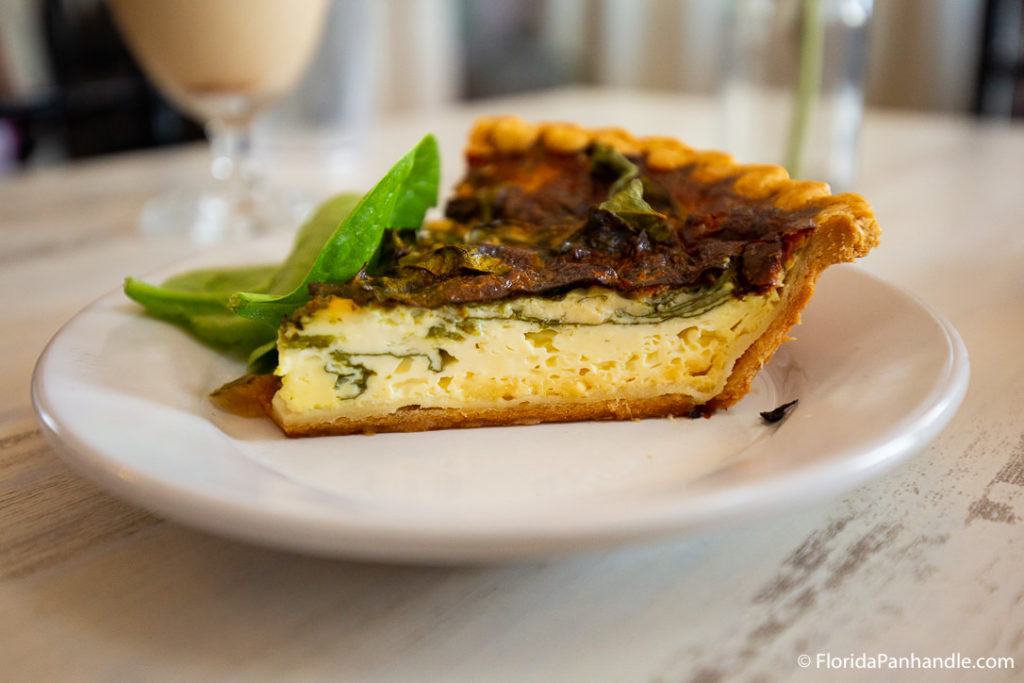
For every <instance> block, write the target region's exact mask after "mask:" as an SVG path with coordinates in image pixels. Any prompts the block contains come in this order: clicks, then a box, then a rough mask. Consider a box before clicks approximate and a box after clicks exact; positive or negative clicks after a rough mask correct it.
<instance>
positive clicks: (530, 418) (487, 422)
mask: <svg viewBox="0 0 1024 683" xmlns="http://www.w3.org/2000/svg"><path fill="white" fill-rule="evenodd" d="M538 142H539V143H540V144H542V145H543V146H544V147H545V148H546V149H548V150H549V151H550V152H552V153H556V154H559V153H575V152H578V151H579V150H581V149H583V148H585V147H587V146H588V145H590V144H592V143H602V144H606V145H610V146H612V147H615V148H616V149H618V150H619V151H620V152H622V153H623V154H627V155H637V154H642V155H644V156H646V159H647V163H648V165H649V166H650V167H651V168H653V169H657V170H671V169H674V168H679V167H683V166H693V171H692V174H691V178H693V179H695V180H697V181H699V182H703V183H715V182H721V181H724V180H727V179H730V178H734V179H735V180H734V182H733V190H734V192H736V194H739V195H741V196H743V197H748V198H750V199H764V198H768V197H771V198H772V204H773V206H775V207H776V208H779V209H785V210H791V211H793V210H800V209H808V208H814V209H817V214H816V215H815V216H814V224H815V230H814V231H813V232H812V234H811V236H810V237H809V238H808V241H807V243H806V244H805V245H804V246H803V248H802V249H801V250H800V252H799V253H798V254H797V256H796V260H795V262H794V264H793V266H792V267H791V268H790V270H789V273H788V275H787V278H786V284H785V287H784V289H783V299H782V303H781V305H780V306H779V308H778V312H777V314H776V315H775V317H774V319H773V320H772V321H771V323H770V324H769V325H768V327H767V329H766V330H765V332H764V333H763V334H762V335H761V336H760V337H758V338H757V339H756V340H755V341H754V343H753V344H752V345H751V346H750V347H749V348H748V349H747V350H746V351H745V352H744V353H743V355H742V356H741V357H740V358H739V360H737V362H736V364H735V365H734V366H733V370H732V373H731V374H730V376H729V379H728V380H727V382H726V385H725V388H724V389H723V391H722V392H721V393H720V394H718V395H717V396H715V397H714V398H713V399H711V400H710V401H709V402H707V403H706V404H704V405H703V406H696V405H694V402H693V399H692V398H691V397H689V396H687V395H683V394H666V395H662V396H657V397H653V398H645V399H640V400H623V399H616V400H598V401H593V400H582V401H581V400H571V399H566V400H565V401H560V402H551V401H547V402H544V403H525V404H524V403H520V404H516V405H513V406H509V407H507V408H506V407H503V408H500V409H485V410H457V409H449V408H430V409H423V408H417V407H409V408H405V409H401V410H399V411H397V412H393V413H390V414H383V415H379V416H375V417H372V418H359V419H351V418H345V417H336V418H333V419H324V418H311V417H309V416H306V415H302V414H287V415H286V414H282V413H280V412H279V411H277V410H276V409H274V408H273V407H272V406H271V405H270V401H269V400H267V402H266V408H267V410H268V412H269V413H270V414H271V416H272V417H273V418H274V420H275V421H276V422H277V423H278V425H280V427H281V428H282V429H283V430H284V432H285V433H286V434H287V435H289V436H312V435H324V434H338V435H340V434H357V433H364V434H373V433H378V432H412V431H425V430H432V429H452V428H464V427H488V426H502V425H524V424H538V423H542V422H572V421H578V420H631V419H642V418H650V417H666V416H669V415H690V414H705V415H707V414H710V413H712V412H714V411H715V410H717V409H723V408H728V407H729V406H731V405H734V404H735V403H736V402H737V401H739V400H740V399H741V398H743V397H744V396H745V395H746V394H747V393H748V392H749V390H750V385H751V382H752V381H753V379H754V376H755V375H756V374H757V372H758V371H759V370H760V369H761V368H762V367H763V366H764V364H765V363H767V362H768V361H769V360H770V359H771V357H772V355H774V353H775V351H776V350H777V349H778V348H779V346H780V345H781V344H782V343H783V342H784V341H786V340H787V339H788V338H789V337H788V333H789V330H790V329H791V328H792V327H793V325H795V324H797V323H798V322H799V321H800V312H801V311H802V310H803V309H804V308H805V307H806V306H807V303H808V302H809V301H810V298H811V296H812V295H813V294H814V289H815V286H816V284H817V281H818V278H819V277H820V276H821V273H822V272H823V271H824V270H825V269H826V268H827V267H828V266H830V265H833V264H835V263H842V262H847V261H853V260H854V259H855V258H858V257H861V256H864V255H866V254H867V253H868V252H869V251H870V250H871V249H872V248H873V247H875V246H877V244H878V241H879V237H880V235H881V231H880V229H879V227H878V223H877V221H876V220H875V217H874V214H873V212H872V210H871V207H870V205H869V204H868V203H867V202H866V201H865V200H864V198H863V197H861V196H859V195H856V194H840V195H832V194H831V193H830V190H829V187H828V185H827V184H826V183H822V182H812V181H802V180H792V179H790V177H789V174H788V173H787V172H786V170H785V169H784V168H782V167H781V166H772V165H744V164H737V163H736V162H735V161H734V160H733V158H732V157H731V156H729V155H728V154H725V153H724V152H718V151H704V152H701V151H696V150H693V149H692V148H690V147H688V146H686V145H685V144H683V143H681V142H679V141H678V140H674V139H672V138H665V137H635V136H633V135H631V134H630V133H628V132H626V131H625V130H622V129H620V128H602V129H586V128H582V127H580V126H577V125H575V124H569V123H541V124H533V123H527V122H525V121H523V120H522V119H519V118H518V117H511V116H507V117H495V118H484V119H480V120H479V121H478V122H477V123H476V125H475V127H474V128H473V130H472V132H471V133H470V136H469V144H468V146H467V148H466V154H467V156H469V157H470V158H487V157H491V156H502V155H515V154H518V153H521V152H524V151H526V150H527V149H529V148H530V147H532V146H533V145H534V144H537V143H538ZM268 399H269V397H268Z"/></svg>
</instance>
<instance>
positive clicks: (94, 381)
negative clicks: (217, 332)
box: [32, 244, 968, 562]
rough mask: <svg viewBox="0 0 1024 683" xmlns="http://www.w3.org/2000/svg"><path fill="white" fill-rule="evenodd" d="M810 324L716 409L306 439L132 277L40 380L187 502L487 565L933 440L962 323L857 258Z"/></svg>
mask: <svg viewBox="0 0 1024 683" xmlns="http://www.w3.org/2000/svg"><path fill="white" fill-rule="evenodd" d="M282 248H283V247H281V246H280V245H273V246H268V245H266V244H263V245H253V246H251V247H247V248H246V249H241V250H238V249H236V250H235V253H234V254H233V255H232V256H231V258H232V259H237V262H239V263H245V262H261V261H266V260H273V259H274V258H276V257H277V255H279V254H280V253H282V252H281V249H282ZM224 259H225V256H224V253H223V252H221V253H219V254H212V255H207V256H206V258H203V259H199V260H196V261H195V262H193V263H189V264H185V266H183V267H180V268H176V269H174V271H173V272H178V271H180V270H182V269H183V268H184V267H191V266H199V265H208V264H211V263H223V262H224ZM162 275H165V274H156V275H154V276H152V278H151V280H158V279H160V277H161V276H162ZM793 334H794V336H795V337H796V338H797V339H796V341H793V342H790V343H788V344H786V345H784V346H783V348H782V349H781V350H780V351H779V353H778V354H777V355H776V357H775V359H774V360H773V361H772V362H771V363H770V364H769V365H768V366H767V367H766V368H765V369H764V370H762V372H761V374H760V375H759V376H758V378H757V380H756V382H755V385H754V389H753V392H752V393H751V394H750V395H749V396H748V397H747V398H746V399H744V400H743V401H742V402H741V403H740V404H739V405H737V406H735V407H734V408H732V409H730V410H729V411H727V412H723V413H719V414H718V415H716V416H715V417H713V418H712V419H710V420H703V419H700V420H690V419H675V420H670V419H669V420H644V421H641V422H624V423H573V424H550V425H539V426H534V427H507V428H492V429H469V430H452V431H441V432H427V433H419V434H382V435H378V436H374V437H365V436H346V437H325V438H315V439H299V440H289V439H285V438H284V437H283V436H282V435H281V433H280V432H279V431H278V430H277V427H276V426H274V425H273V424H272V423H271V422H270V421H269V420H261V419H244V418H237V417H234V416H231V415H226V414H223V413H220V412H219V411H217V410H216V409H215V408H214V407H213V406H212V405H211V404H210V403H209V402H208V401H207V400H206V395H207V393H208V392H209V391H210V390H211V389H213V388H215V387H217V386H219V385H220V384H221V383H223V382H225V381H228V380H230V379H233V378H234V377H236V376H238V375H239V374H241V372H242V370H243V368H242V367H241V365H239V364H238V363H236V362H234V361H232V360H229V359H226V358H224V357H222V356H220V355H219V354H217V353H215V352H212V351H210V350H208V349H207V348H205V347H203V346H202V345H200V344H199V343H197V342H196V341H194V340H193V339H192V338H191V337H189V336H188V335H186V334H185V333H183V332H181V331H179V330H178V329H176V328H175V327H172V326H171V325H168V324H165V323H162V322H159V321H157V320H153V319H149V318H147V317H144V316H143V315H142V314H141V312H140V309H139V308H138V307H137V306H135V305H134V304H133V303H132V302H130V301H128V300H127V299H125V297H124V296H123V295H122V294H121V293H120V292H114V293H111V294H110V295H108V296H106V297H104V298H103V299H101V300H99V301H98V302H96V303H95V304H93V305H92V306H90V307H88V308H87V309H85V310H84V311H82V312H81V313H80V314H79V315H77V316H76V317H75V318H74V319H72V320H71V321H70V322H69V323H68V324H67V325H66V326H65V327H64V328H63V329H62V330H61V331H60V332H59V333H58V334H57V336H56V337H55V338H54V339H53V341H51V343H50V345H49V346H48V347H47V349H46V351H45V352H44V353H43V355H42V357H41V358H40V360H39V363H38V365H37V367H36V371H35V376H34V379H33V387H32V391H33V398H34V402H35V407H36V411H37V414H38V416H39V419H40V422H41V423H42V424H43V425H44V431H45V432H46V433H47V435H48V436H49V437H50V439H51V440H52V442H53V443H54V445H55V446H56V448H57V449H58V451H59V452H60V453H61V455H62V456H63V457H64V458H65V459H66V460H67V461H68V463H69V464H70V465H72V466H73V467H75V468H76V469H78V470H79V471H81V472H82V473H84V474H85V475H87V476H88V477H90V478H92V479H94V480H95V481H96V482H98V483H99V484H100V485H101V486H104V487H105V488H107V489H109V490H110V491H111V492H113V493H114V494H116V495H118V496H121V497H123V498H125V499H127V500H129V501H132V502H134V503H136V504H138V505H140V506H142V507H145V508H148V509H150V510H153V511H154V512H156V513H158V514H161V515H164V516H166V517H168V518H171V519H174V520H177V521H180V522H182V523H185V524H188V525H192V526H195V527H199V528H202V529H206V530H208V531H212V532H214V533H219V534H224V535H227V536H232V537H236V538H240V539H245V540H249V541H253V542H256V543H260V544H265V545H269V546H275V547H279V548H287V549H294V550H301V551H306V552H313V553H318V554H327V555H340V556H352V557H365V558H378V559H389V560H402V561H440V562H460V561H482V560H483V561H488V560H501V559H508V558H516V557H529V556H541V555H548V554H556V553H567V552H575V551H581V550H585V549H591V548H598V547H608V546H613V545H617V544H624V543H630V542H638V541H642V540H646V539H653V538H656V537H662V536H667V535H681V534H686V533H690V532H693V531H696V530H700V529H704V528H708V527H709V526H713V525H715V524H719V523H722V522H725V521H729V520H735V519H738V518H742V517H747V516H751V515H753V514H756V513H761V512H764V511H767V510H771V509H776V508H782V507H785V506H791V505H795V504H799V503H804V502H807V501H809V500H813V499H816V498H821V497H824V496H829V495H833V494H835V493H836V492H838V491H841V490H845V489H849V488H851V487H853V486H855V485H857V484H859V483H861V482H863V481H864V480H866V479H867V478H868V477H870V476H872V475H874V474H876V473H878V472H880V471H881V470H882V469H884V468H886V467H889V466H891V465H893V464H894V463H896V462H897V461H898V460H900V459H901V458H904V457H905V456H907V455H909V454H911V453H913V452H914V451H916V450H918V449H919V448H921V447H922V446H923V445H924V444H925V443H927V442H928V440H930V439H931V438H932V437H934V436H935V435H936V434H937V433H938V431H939V430H940V429H941V428H942V427H943V426H944V425H945V424H946V423H947V422H948V421H949V420H950V418H951V417H952V415H953V413H954V412H955V411H956V408H957V407H958V405H959V404H960V401H961V399H962V398H963V395H964V392H965V390H966V387H967V379H968V361H967V354H966V351H965V349H964V346H963V343H962V342H961V341H960V338H959V336H958V335H957V333H956V331H955V330H954V329H953V327H952V326H951V325H950V324H949V323H948V322H947V321H945V320H944V319H943V318H942V317H941V316H939V315H938V314H936V313H935V312H934V311H932V310H930V309H929V308H928V307H926V306H925V305H923V304H922V303H921V302H920V301H918V300H916V299H914V298H913V297H911V296H909V295H907V294H905V293H904V292H902V291H900V290H898V289H896V288H894V287H892V286H891V285H888V284H886V283H884V282H882V281H880V280H878V279H876V278H874V277H872V276H870V275H867V274H866V273H864V272H863V271H861V270H858V269H856V268H855V267H852V266H842V267H836V268H833V269H831V270H829V272H828V273H826V275H825V276H824V277H823V279H822V281H821V284H820V286H819V288H818V292H817V294H816V295H815V298H814V300H813V302H812V304H811V306H810V307H809V308H808V310H807V311H806V312H805V315H804V323H803V324H802V325H800V326H799V327H797V328H796V329H795V330H794V332H793ZM793 398H799V400H800V403H799V405H798V406H797V408H796V410H794V411H793V413H792V414H791V415H790V416H789V417H788V418H787V419H786V420H785V421H783V422H782V423H781V424H779V425H777V426H767V425H765V424H763V423H762V421H761V419H760V417H759V415H758V413H759V412H760V411H763V410H769V409H771V408H774V407H775V406H777V405H778V404H780V403H782V402H784V401H788V400H790V399H793Z"/></svg>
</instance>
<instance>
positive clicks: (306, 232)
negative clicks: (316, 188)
mask: <svg viewBox="0 0 1024 683" xmlns="http://www.w3.org/2000/svg"><path fill="white" fill-rule="evenodd" d="M360 199H362V195H360V194H354V193H344V194H339V195H335V196H334V197H331V198H330V199H328V200H327V201H325V202H324V203H323V204H321V205H320V206H318V207H317V209H316V211H314V212H313V215H312V216H310V217H309V218H308V219H307V220H306V222H305V223H303V225H302V227H301V228H299V231H298V232H297V233H295V242H294V243H293V244H292V250H291V253H289V254H288V258H286V259H285V260H284V263H282V264H281V265H280V266H279V267H278V269H277V272H275V273H274V275H273V277H272V278H271V279H270V283H269V284H268V285H267V286H266V287H264V288H260V287H236V288H235V289H234V290H233V291H232V292H231V293H232V294H234V293H235V292H271V293H276V294H285V293H287V292H290V291H292V290H293V289H295V288H296V287H297V286H298V285H299V284H300V283H301V282H302V279H303V278H304V277H305V276H306V272H307V271H308V270H309V265H310V264H311V263H313V261H315V260H316V256H317V254H319V253H320V250H321V249H323V248H324V244H326V243H327V240H328V238H330V236H331V235H332V234H334V231H335V230H336V229H337V227H338V226H339V225H341V223H342V221H344V220H345V219H346V218H347V217H348V216H349V214H351V213H352V210H353V209H354V208H356V205H357V204H359V200H360Z"/></svg>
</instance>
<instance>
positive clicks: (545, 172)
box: [312, 141, 819, 308]
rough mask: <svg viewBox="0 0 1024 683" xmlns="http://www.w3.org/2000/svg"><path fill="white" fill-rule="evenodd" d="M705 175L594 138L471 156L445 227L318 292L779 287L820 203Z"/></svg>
mask: <svg viewBox="0 0 1024 683" xmlns="http://www.w3.org/2000/svg"><path fill="white" fill-rule="evenodd" d="M699 168H700V167H699V165H698V164H696V163H688V164H683V165H680V166H676V167H672V168H665V167H664V165H657V166H655V165H653V164H652V163H651V157H650V156H649V155H647V154H643V153H637V154H626V155H623V154H622V153H620V152H619V151H617V150H616V149H615V148H614V147H609V146H606V145H603V144H600V143H597V142H590V143H589V144H587V146H585V147H582V148H580V149H578V150H571V151H567V152H558V151H553V150H552V149H551V145H550V144H549V145H544V144H542V143H541V141H535V142H533V143H532V144H530V145H529V146H528V147H526V148H525V149H522V150H515V151H511V152H501V151H496V150H488V153H486V154H472V153H471V154H470V156H469V170H468V172H467V174H466V177H465V178H464V179H463V181H462V182H461V183H460V185H459V187H458V189H457V191H456V194H455V196H454V197H453V198H452V199H450V200H449V202H448V204H447V206H446V209H445V216H446V220H444V221H441V222H439V223H437V224H435V225H433V226H431V227H430V228H429V229H428V230H427V231H425V232H423V233H420V234H419V235H418V236H414V235H410V234H404V233H394V234H392V235H390V237H389V240H388V241H387V242H386V244H385V249H384V253H383V256H382V259H381V263H380V264H379V265H378V266H377V267H376V269H374V270H373V271H372V272H368V271H367V270H366V269H364V271H363V272H361V273H360V274H359V275H357V276H356V277H355V278H353V279H352V280H351V281H350V282H348V283H346V284H344V285H322V284H318V285H313V286H312V290H313V293H314V295H318V296H322V295H336V296H342V297H346V298H351V299H354V300H355V301H356V302H358V303H360V304H365V303H371V302H372V303H378V304H385V305H388V304H405V305H413V306H423V307H430V308H433V307H437V306H441V305H444V304H449V303H470V302H486V301H496V300H500V299H506V298H511V297H517V296H526V295H555V294H558V293H560V292H564V291H566V290H568V289H575V288H580V287H587V286H591V285H601V286H605V287H610V288H613V289H616V290H618V291H620V292H622V293H624V294H627V295H629V294H637V293H639V294H643V293H652V292H656V291H658V290H660V289H665V288H684V287H701V286H706V285H709V284H711V283H713V282H720V281H721V278H722V276H723V275H727V276H728V277H729V278H730V279H732V281H733V282H734V284H735V289H734V293H735V294H736V295H742V294H744V293H746V292H751V291H763V290H765V289H767V288H770V287H774V286H778V285H779V284H781V277H782V275H783V270H784V264H785V263H786V261H787V259H788V258H789V257H790V256H791V254H792V253H793V251H794V250H795V249H797V248H798V247H799V246H800V245H801V244H803V242H804V241H805V240H806V239H807V237H808V236H809V234H810V232H811V230H813V228H814V217H815V215H816V214H817V213H818V211H819V208H817V207H815V206H813V205H812V204H809V205H807V206H804V207H802V208H799V209H783V208H777V206H776V204H777V203H778V202H776V201H775V200H776V199H777V197H776V195H775V193H773V192H768V193H767V194H765V196H762V197H760V198H754V199H752V198H750V197H746V196H742V195H741V194H740V193H739V192H738V191H737V190H736V187H735V186H736V180H737V178H738V177H739V176H740V172H739V170H737V172H736V173H735V174H734V175H731V176H727V177H724V178H719V179H716V180H711V181H708V180H704V179H703V178H700V177H695V176H699V175H700V174H699V173H697V172H696V171H698V170H699ZM736 168H737V169H739V167H736ZM314 305H315V304H314Z"/></svg>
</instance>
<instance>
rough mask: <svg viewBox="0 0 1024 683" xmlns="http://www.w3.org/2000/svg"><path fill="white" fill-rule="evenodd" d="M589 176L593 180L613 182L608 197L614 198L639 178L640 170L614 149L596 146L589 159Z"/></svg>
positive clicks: (606, 146)
mask: <svg viewBox="0 0 1024 683" xmlns="http://www.w3.org/2000/svg"><path fill="white" fill-rule="evenodd" d="M590 174H591V175H592V176H594V177H595V178H604V179H607V180H614V181H615V182H614V183H612V186H611V189H610V190H609V191H608V195H609V196H614V195H616V194H618V193H619V192H621V191H622V190H624V189H625V188H626V186H627V185H628V184H629V183H630V181H632V180H633V179H634V178H638V177H639V176H640V168H639V167H638V166H637V165H636V164H634V163H633V162H632V161H630V160H629V159H628V158H626V155H625V154H623V153H622V152H620V151H619V150H617V149H615V148H614V147H612V146H610V145H598V146H597V147H596V148H595V149H594V153H593V155H592V156H591V157H590Z"/></svg>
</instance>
